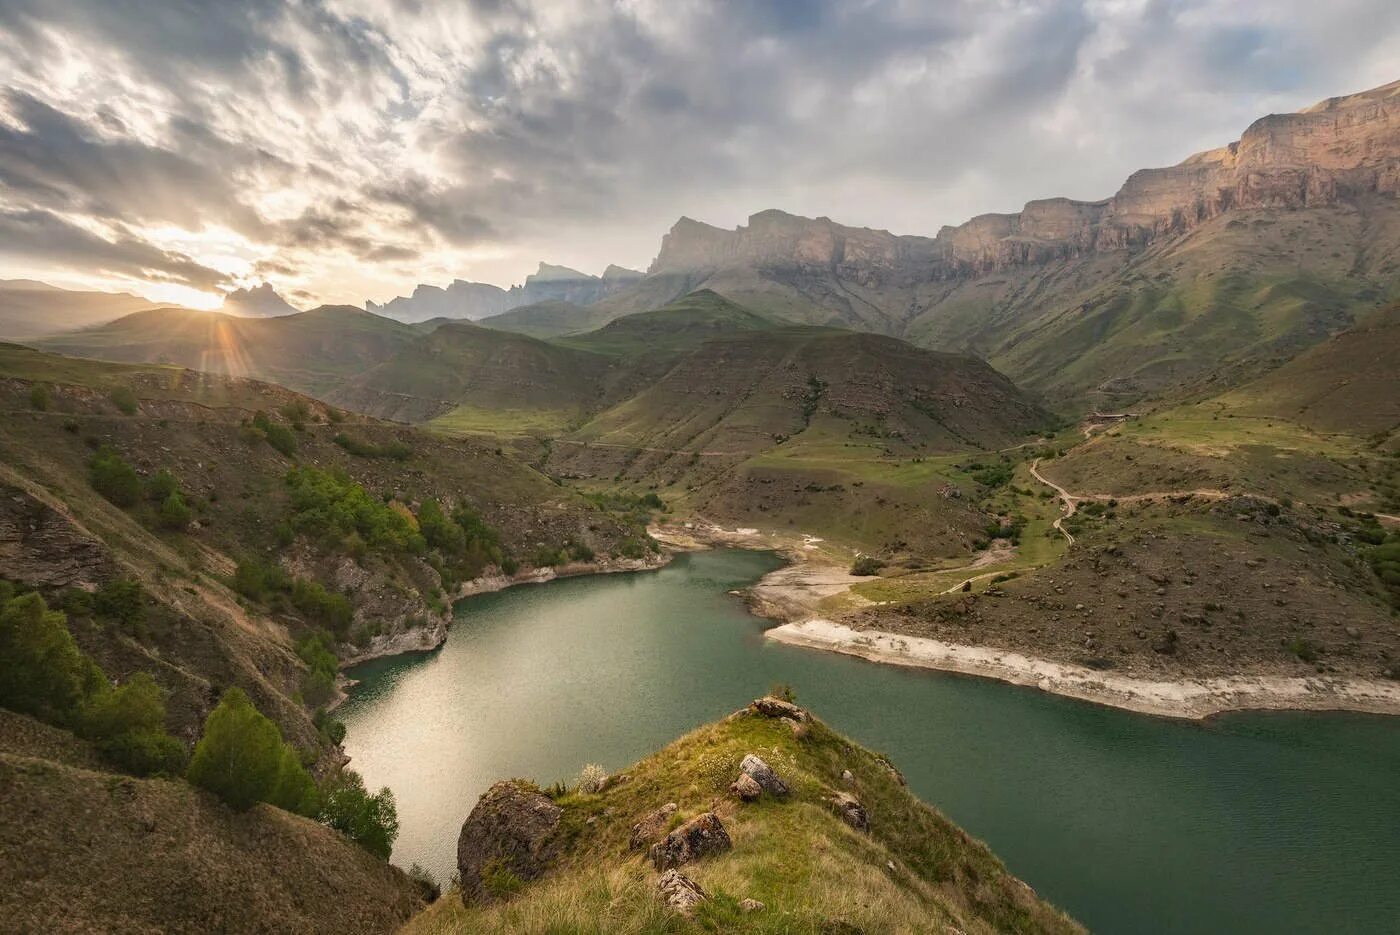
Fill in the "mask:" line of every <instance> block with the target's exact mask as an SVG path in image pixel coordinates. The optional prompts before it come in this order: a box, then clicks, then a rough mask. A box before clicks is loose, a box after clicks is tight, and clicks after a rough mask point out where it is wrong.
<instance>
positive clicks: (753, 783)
mask: <svg viewBox="0 0 1400 935" xmlns="http://www.w3.org/2000/svg"><path fill="white" fill-rule="evenodd" d="M729 791H730V792H731V793H733V794H734V795H736V796H738V797H739V798H741V799H743V800H744V801H745V802H752V801H754V800H755V799H757V798H758V797H759V796H761V795H763V787H762V786H760V785H759V784H758V780H756V779H754V778H753V777H752V776H750V775H749V774H748V773H740V774H739V778H738V779H736V780H734V782H732V783H731V784H730V786H729Z"/></svg>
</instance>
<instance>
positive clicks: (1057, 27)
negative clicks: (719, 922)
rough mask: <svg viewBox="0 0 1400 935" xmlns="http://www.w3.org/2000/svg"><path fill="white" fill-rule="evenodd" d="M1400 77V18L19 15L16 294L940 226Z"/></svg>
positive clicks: (116, 10)
mask: <svg viewBox="0 0 1400 935" xmlns="http://www.w3.org/2000/svg"><path fill="white" fill-rule="evenodd" d="M1396 78H1400V3H1396V2H1395V0H1331V2H1328V3H1325V4H1324V3H1317V2H1316V0H1258V2H1248V0H1202V2H1195V0H1027V2H1017V0H978V2H965V3H959V2H942V3H932V2H922V0H844V2H838V0H830V2H823V0H813V2H797V0H791V2H783V0H730V2H720V0H715V2H698V0H614V2H594V0H557V2H555V0H538V2H526V0H455V2H433V0H166V2H158V0H0V277H3V278H20V277H24V278H37V279H44V280H47V281H50V282H53V283H56V284H60V285H67V286H74V287H77V286H81V287H95V288H102V289H110V290H130V291H135V292H138V293H141V294H143V295H147V296H150V297H152V298H156V299H159V300H162V301H184V302H187V303H191V304H199V305H204V306H208V305H217V304H218V302H219V301H220V300H221V296H222V294H223V292H225V291H227V290H230V289H233V288H236V287H238V286H246V285H253V284H257V283H260V282H264V281H266V282H270V283H272V284H273V285H274V286H275V287H276V288H277V289H278V290H280V291H281V292H282V293H283V294H284V295H286V296H287V297H288V298H289V299H291V300H292V301H293V302H294V303H295V304H298V305H301V306H310V305H314V304H317V303H320V302H328V301H332V302H351V303H354V304H360V303H362V302H363V301H364V300H365V299H366V298H369V299H375V300H383V299H387V298H389V297H391V296H393V295H396V294H400V293H403V292H407V291H409V290H411V288H412V286H413V284H415V283H418V282H430V283H437V284H442V283H445V282H447V281H449V280H451V279H453V278H457V277H460V278H467V279H478V280H483V281H488V282H496V283H501V284H508V283H510V282H513V281H517V280H518V279H519V278H520V277H522V276H523V275H524V274H525V273H527V272H529V271H531V270H532V269H533V268H534V266H535V264H536V262H537V261H538V260H540V259H546V260H549V261H551V262H557V263H564V264H567V265H570V266H575V267H578V268H581V269H584V270H586V271H589V272H595V273H596V272H600V271H601V270H602V268H603V266H604V265H606V264H607V263H609V262H617V263H620V264H623V265H630V266H637V267H645V266H646V264H647V263H649V262H650V260H651V258H652V256H653V255H654V253H655V251H656V247H657V244H658V241H659V239H660V236H661V234H662V233H664V232H665V230H666V229H667V228H668V227H669V226H670V225H671V224H672V223H673V222H674V221H675V219H676V218H677V217H679V216H680V215H682V214H684V215H689V216H691V217H694V218H698V219H700V220H705V221H709V222H711V223H714V224H719V225H723V226H727V227H732V226H734V225H736V224H738V223H741V222H743V220H744V219H745V218H746V217H747V216H748V215H749V214H751V213H753V212H756V211H758V210H761V209H763V208H769V207H777V208H782V209H784V210H788V211H792V212H794V213H799V214H806V215H812V216H816V215H827V216H830V217H832V218H835V219H837V220H839V221H842V222H844V223H850V224H858V225H866V226H871V227H881V228H886V229H889V230H893V231H896V232H899V233H929V234H931V233H933V232H936V231H937V229H938V227H939V226H941V225H942V224H945V223H954V224H955V223H960V222H961V221H963V220H965V219H966V218H967V217H969V216H971V215H973V214H978V213H981V212H985V211H1008V210H1015V209H1017V208H1019V206H1020V205H1021V204H1022V203H1023V202H1024V201H1026V200H1027V199H1029V198H1033V197H1042V196H1048V195H1057V194H1062V195H1069V196H1072V197H1079V198H1100V197H1105V196H1107V195H1109V194H1111V193H1112V192H1113V191H1114V189H1116V188H1117V186H1118V184H1119V182H1120V181H1121V180H1122V178H1123V177H1124V176H1125V175H1126V174H1127V173H1128V172H1129V171H1131V170H1132V169H1135V168H1139V167H1143V166H1150V165H1162V164H1168V163H1172V162H1176V161H1178V160H1179V159H1181V158H1183V157H1185V156H1186V155H1188V154H1190V153H1191V152H1194V151H1196V150H1200V149H1205V148H1209V147H1212V146H1215V145H1219V144H1221V143H1224V142H1227V141H1229V140H1231V139H1234V138H1236V137H1237V136H1238V135H1239V132H1240V130H1242V129H1243V128H1244V127H1245V126H1246V125H1247V124H1248V123H1249V122H1250V121H1251V120H1252V119H1253V118H1254V117H1256V116H1258V115H1261V114H1264V113H1267V112H1270V111H1286V110H1294V109H1297V108H1298V107H1300V106H1305V105H1307V104H1310V103H1312V102H1314V101H1315V100H1318V99H1321V98H1323V97H1327V96H1331V95H1336V94H1343V93H1347V92H1351V91H1357V90H1362V89H1364V88H1368V87H1372V86H1375V85H1379V84H1383V83H1385V82H1387V81H1391V80H1394V79H1396Z"/></svg>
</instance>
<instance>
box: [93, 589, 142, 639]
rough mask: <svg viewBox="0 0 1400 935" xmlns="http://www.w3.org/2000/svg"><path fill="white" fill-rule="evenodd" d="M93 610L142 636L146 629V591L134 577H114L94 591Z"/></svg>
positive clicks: (135, 634)
mask: <svg viewBox="0 0 1400 935" xmlns="http://www.w3.org/2000/svg"><path fill="white" fill-rule="evenodd" d="M91 604H92V612H93V613H95V614H97V615H98V616H99V617H104V618H106V619H107V620H110V621H112V622H113V623H116V624H118V625H119V626H120V627H121V628H122V629H123V630H125V631H126V632H127V633H130V634H132V635H133V636H140V635H141V634H143V633H144V632H145V629H146V591H145V589H144V588H142V587H141V582H139V581H137V580H135V579H134V578H114V579H112V580H111V581H108V582H107V583H106V584H104V585H102V587H100V588H98V589H97V590H96V591H95V592H93V595H92V599H91Z"/></svg>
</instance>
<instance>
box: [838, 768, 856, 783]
mask: <svg viewBox="0 0 1400 935" xmlns="http://www.w3.org/2000/svg"><path fill="white" fill-rule="evenodd" d="M841 781H842V782H844V783H846V784H847V785H850V784H851V783H853V782H855V781H856V777H855V776H853V775H852V774H851V771H850V770H848V769H843V770H841Z"/></svg>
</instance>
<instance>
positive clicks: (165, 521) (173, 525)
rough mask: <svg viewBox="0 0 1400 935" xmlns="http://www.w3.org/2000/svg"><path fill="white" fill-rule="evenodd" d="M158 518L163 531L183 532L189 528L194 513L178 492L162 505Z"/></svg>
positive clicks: (166, 499) (167, 498)
mask: <svg viewBox="0 0 1400 935" xmlns="http://www.w3.org/2000/svg"><path fill="white" fill-rule="evenodd" d="M158 518H159V519H160V525H161V528H163V529H174V530H183V529H187V528H189V525H190V520H192V519H194V513H193V512H192V511H191V510H190V508H189V506H188V505H187V504H186V503H185V498H184V497H182V496H180V492H179V491H178V490H177V491H175V492H174V493H172V494H171V495H170V496H168V497H166V498H165V501H164V502H163V503H161V505H160V513H159V514H158Z"/></svg>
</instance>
